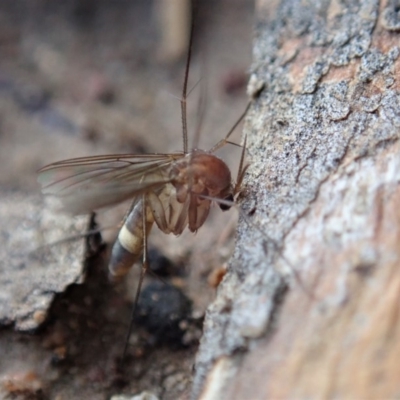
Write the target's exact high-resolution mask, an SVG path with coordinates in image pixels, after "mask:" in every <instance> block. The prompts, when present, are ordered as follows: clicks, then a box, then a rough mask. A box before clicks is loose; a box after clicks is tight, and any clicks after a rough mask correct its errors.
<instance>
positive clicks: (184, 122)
mask: <svg viewBox="0 0 400 400" xmlns="http://www.w3.org/2000/svg"><path fill="white" fill-rule="evenodd" d="M191 18H192V21H191V27H190V36H189V48H188V54H187V58H186V67H185V79H184V81H183V89H182V98H181V114H182V139H183V152H184V153H185V154H187V153H188V132H187V116H186V99H187V86H188V80H189V68H190V60H191V58H192V43H193V25H194V22H193V12H192V16H191Z"/></svg>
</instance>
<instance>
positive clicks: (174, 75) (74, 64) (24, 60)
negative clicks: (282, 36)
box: [0, 0, 252, 190]
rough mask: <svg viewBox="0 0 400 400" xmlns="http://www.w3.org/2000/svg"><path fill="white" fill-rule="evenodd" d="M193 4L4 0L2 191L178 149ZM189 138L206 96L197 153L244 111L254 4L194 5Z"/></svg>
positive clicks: (0, 36) (0, 22)
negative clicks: (58, 170) (102, 158)
mask: <svg viewBox="0 0 400 400" xmlns="http://www.w3.org/2000/svg"><path fill="white" fill-rule="evenodd" d="M187 3H189V0H155V1H145V0H136V1H132V0H130V1H129V0H109V1H107V0H102V1H96V0H64V1H55V0H17V1H15V0H14V1H12V0H2V2H1V4H0V159H1V161H2V169H1V173H0V185H2V186H3V185H6V186H8V187H15V186H20V185H22V186H23V187H24V188H26V189H28V188H29V189H32V190H37V189H36V184H35V180H36V179H35V176H34V174H35V171H36V170H37V169H38V168H40V167H41V166H42V165H43V164H44V163H49V162H51V161H56V160H59V159H65V158H70V157H77V156H84V155H92V154H99V153H104V152H106V153H129V152H132V153H137V152H168V151H173V150H175V151H176V150H180V149H181V148H182V142H181V118H180V104H179V98H180V94H181V90H182V82H183V71H184V62H185V56H186V49H187V37H188V32H189V26H190V20H189V18H190V12H189V5H188V4H187ZM197 3H198V4H197V7H196V11H195V27H194V30H195V32H194V43H193V62H192V65H191V71H190V83H189V89H190V88H192V87H193V86H195V85H196V83H198V82H199V80H200V82H199V83H198V84H197V86H196V88H195V89H194V90H193V92H192V93H191V94H190V97H189V104H188V121H189V130H190V131H189V134H190V133H193V131H194V127H195V125H196V124H197V116H196V114H198V112H197V110H198V101H197V97H198V95H199V94H200V93H201V92H203V93H205V96H204V97H205V104H206V111H207V113H206V116H205V118H204V122H203V127H202V132H201V143H200V144H199V146H200V147H201V148H207V147H211V146H212V145H213V144H214V143H215V142H216V140H218V139H220V138H221V137H223V136H224V135H225V134H226V132H228V130H229V129H230V127H231V126H232V125H233V123H234V122H235V119H236V118H237V117H238V115H240V113H241V111H242V110H243V108H244V106H245V104H246V98H245V96H244V92H245V85H246V81H247V77H246V74H247V70H248V68H249V63H250V56H251V33H252V28H251V24H252V1H249V0H230V1H228V0H218V1H211V0H210V1H209V0H200V1H198V2H197Z"/></svg>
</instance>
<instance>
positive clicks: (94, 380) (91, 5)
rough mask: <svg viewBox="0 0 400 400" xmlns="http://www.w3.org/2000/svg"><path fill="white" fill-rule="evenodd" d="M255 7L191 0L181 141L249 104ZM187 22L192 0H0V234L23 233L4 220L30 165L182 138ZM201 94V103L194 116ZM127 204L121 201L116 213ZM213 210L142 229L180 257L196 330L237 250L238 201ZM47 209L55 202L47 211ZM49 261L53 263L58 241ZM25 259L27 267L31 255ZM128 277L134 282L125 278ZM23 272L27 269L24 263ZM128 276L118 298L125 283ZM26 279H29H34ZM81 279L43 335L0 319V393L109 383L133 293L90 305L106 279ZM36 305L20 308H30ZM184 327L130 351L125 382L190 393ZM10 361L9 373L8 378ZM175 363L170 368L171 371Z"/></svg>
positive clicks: (33, 188) (176, 394) (159, 147)
mask: <svg viewBox="0 0 400 400" xmlns="http://www.w3.org/2000/svg"><path fill="white" fill-rule="evenodd" d="M253 6H254V5H253V1H252V0H198V1H197V5H196V7H195V12H194V38H193V48H192V53H193V54H192V63H191V67H190V79H189V85H188V87H189V91H190V95H189V99H188V106H187V107H188V115H187V118H188V127H189V144H190V146H192V145H193V135H194V132H195V131H196V127H197V126H198V125H199V124H200V122H201V131H200V135H199V138H198V140H196V143H194V145H195V146H196V147H199V148H201V149H205V150H207V149H209V148H211V147H212V146H213V145H214V144H215V143H216V142H217V141H218V140H220V139H222V138H223V137H224V136H225V135H226V133H227V132H228V131H229V130H230V128H231V127H232V126H233V125H234V123H235V122H236V121H237V119H238V118H239V116H240V115H241V113H242V112H243V110H244V109H245V107H246V104H247V101H248V100H247V97H246V95H245V91H246V84H247V78H248V70H249V68H250V62H251V48H252V47H251V46H252V27H253V17H254V16H253ZM190 24H191V22H190V4H189V1H188V0H153V1H149V0H136V1H135V0H101V1H99V0H1V2H0V161H1V168H0V211H1V210H2V211H1V212H2V214H1V215H3V216H4V217H2V218H3V221H2V225H3V228H2V229H3V230H2V231H0V236H1V235H5V236H7V237H8V236H10V235H11V236H12V235H14V237H16V239H15V240H17V241H18V240H19V238H18V235H20V234H21V233H20V232H19V231H18V230H17V229H15V230H11V229H9V228H7V227H8V226H11V225H8V223H10V222H9V221H8V222H7V221H6V219H7V216H8V215H11V214H10V213H9V210H11V208H10V207H11V206H12V207H13V212H14V213H15V215H17V216H18V218H20V220H18V221H15V224H14V225H15V226H22V228H23V226H24V221H25V220H26V216H25V214H24V213H25V212H26V210H25V208H26V205H24V204H23V203H22V200H21V204H19V203H18V200H17V199H18V198H19V199H23V201H26V202H28V203H29V202H30V201H31V199H34V198H37V197H40V188H39V186H38V184H37V182H36V175H37V174H36V171H37V170H38V169H39V168H41V167H42V166H44V165H45V164H48V163H51V162H54V161H58V160H62V159H67V158H72V157H80V156H90V155H96V154H109V153H134V154H137V153H154V152H161V153H168V152H171V151H180V150H182V128H181V114H180V113H181V111H180V102H179V100H180V96H181V92H182V86H183V79H184V69H185V62H186V54H187V44H188V36H189V31H190ZM200 101H203V103H204V105H205V115H204V118H202V119H201V121H200V122H199V103H200ZM240 134H241V132H240V128H239V129H238V130H237V132H236V133H235V135H234V136H233V138H232V140H233V141H236V142H240ZM197 142H198V143H197ZM221 153H222V156H223V158H224V159H226V160H228V163H229V165H232V168H233V169H232V175H233V177H236V169H235V162H236V163H237V161H238V158H239V156H240V149H239V148H236V147H234V146H226V147H225V148H224V149H222V151H221ZM18 196H19V197H18ZM6 198H7V201H8V203H6V202H4V204H6V205H5V206H3V205H2V202H3V200H4V199H6ZM32 201H33V200H32ZM7 207H9V208H7ZM39 210H40V208H39ZM125 210H126V208H125V207H124V206H122V207H120V209H119V210H118V209H117V211H116V216H115V221H117V222H118V221H120V220H121V217H122V216H123V215H124V212H125ZM214 211H215V212H213V213H212V215H211V216H210V218H209V219H208V220H207V222H206V224H205V225H204V226H203V227H202V228H201V229H200V230H199V232H198V233H197V234H196V235H193V234H190V233H189V234H188V233H184V234H183V235H182V237H181V238H178V239H176V238H175V237H173V235H165V234H162V233H160V232H158V231H157V229H154V232H153V233H152V235H151V237H150V239H149V243H150V246H151V251H153V249H156V251H157V254H158V256H157V255H156V256H155V258H156V259H157V257H158V259H160V256H159V255H160V254H161V255H166V256H167V257H169V259H170V260H172V263H173V264H174V265H177V266H178V268H179V269H180V271H181V272H180V273H179V274H178V275H179V277H178V278H173V279H172V284H173V285H174V286H176V287H179V289H180V290H181V291H182V292H183V293H184V294H185V296H187V298H188V299H190V302H192V303H193V308H192V309H193V315H197V316H199V319H198V320H199V321H200V325H199V329H200V332H201V320H202V316H204V312H205V309H206V307H207V305H208V304H209V302H210V301H212V299H213V297H214V293H215V287H216V285H217V284H218V282H219V276H221V277H222V276H223V270H224V265H225V263H226V261H227V260H228V258H229V255H230V253H231V251H232V249H233V239H234V229H235V219H236V215H235V211H234V210H232V212H229V213H221V212H220V210H219V209H218V208H216V209H215V210H214ZM39 212H40V211H38V210H36V211H33V212H32V211H31V214H32V213H33V214H38V213H39ZM10 218H11V217H10ZM13 218H14V217H13ZM54 218H57V219H58V217H57V214H54V215H51V216H49V217H46V218H44V219H47V220H50V221H52V220H54ZM14 219H15V218H14ZM39 219H42V217H41V216H39ZM100 219H101V216H100ZM71 220H72V218H71ZM48 228H49V229H50V228H51V227H48ZM23 229H24V228H23ZM61 232H62V229H61ZM115 234H116V232H115V231H114V232H112V233H109V234H108V236H107V233H106V234H105V238H106V240H107V241H108V242H110V243H111V242H112V240H113V237H114V236H115ZM65 235H66V236H68V232H65ZM5 236H4V237H5ZM21 237H23V236H21ZM6 243H7V241H6ZM6 250H7V249H6ZM68 253H70V252H68ZM9 256H10V254H7V253H6V255H5V256H3V254H1V255H0V258H1V259H2V263H3V264H2V265H0V266H1V267H4V268H6V266H8V265H11V263H10V262H9V261H8V260H7V257H9ZM161 259H162V256H161ZM78 261H79V260H78ZM54 262H55V263H57V262H59V261H58V260H57V253H56V256H55V257H54ZM104 263H105V265H106V263H107V261H106V260H105V261H104ZM40 267H41V268H46V265H41V266H40ZM67 267H68V265H66V264H65V262H64V263H62V262H59V266H57V265H56V266H52V268H55V270H56V271H57V270H60V271H61V270H64V269H66V268H67ZM24 268H25V267H24ZM4 271H5V269H4ZM182 271H183V273H182ZM221 271H222V272H221ZM20 272H21V275H20V276H21V277H23V276H25V275H24V271H22V270H21V271H20ZM27 272H30V273H33V274H36V271H33V270H32V265H29V264H28V267H27V269H26V270H25V273H27ZM136 272H137V271H136ZM3 275H4V272H3ZM210 277H211V278H210ZM2 278H4V276H3V277H2ZM7 279H8V281H10V285H11V284H12V285H15V286H13V287H12V288H11V289H9V292H7V293H18V292H20V287H21V286H18V285H25V284H26V282H22V278H21V280H18V279H14V278H12V277H11V276H10V277H7ZM63 279H64V278H63ZM174 279H175V280H174ZM39 280H40V279H39ZM131 280H132V281H133V285H135V284H136V279H135V277H133V278H131ZM26 281H31V282H33V279H31V278H29V275H26ZM67 284H69V282H68V281H67V282H65V285H67ZM130 287H131V286H130V285H128V290H127V293H128V297H129V296H130V297H131V296H132V293H133V289H129V288H130ZM26 290H27V292H29V293H34V292H35V288H34V287H33V288H28V289H26ZM79 290H81V289H79V288H78V294H77V293H75V294H72V295H70V297H69V298H68V299H67V300H65V299H64V300H63V303H62V304H64V305H65V304H68V306H65V307H64V308H62V307H61V308H62V309H63V310H64V311H60V308H59V307H58V308H57V306H54V307H53V311H52V313H53V315H54V317H53V319H52V320H51V323H50V325H49V326H48V327H47V328H46V331H45V334H43V333H42V335H41V336H38V337H35V339H32V338H30V339H29V340H28V339H27V338H26V336H15V333H14V332H13V331H12V330H10V331H7V330H4V331H2V334H1V335H0V352H1V353H2V354H3V355H5V354H6V355H7V356H4V357H3V361H4V362H0V396H1V395H2V393H3V392H4V391H5V392H9V393H12V394H16V393H17V392H18V390H19V389H21V387H22V388H24V385H27V386H28V389H29V388H31V389H32V392H34V393H37V391H36V390H35V387H36V386H39V387H40V388H41V389H43V390H41V393H42V394H43V393H45V394H46V393H47V395H48V396H49V397H46V396H44V397H37V398H57V399H59V400H61V399H72V398H80V399H86V398H87V399H106V398H107V399H108V398H109V396H110V394H112V393H116V392H118V390H117V389H116V387H117V386H118V384H121V382H120V376H119V375H118V373H117V370H116V368H115V358H116V356H118V355H120V351H121V343H120V342H121V338H123V337H124V335H125V333H126V327H127V324H128V321H129V314H130V310H131V308H130V306H131V304H130V301H129V299H128V300H127V302H126V301H125V300H123V303H121V300H120V299H119V298H121V294H118V293H116V294H115V293H114V294H113V293H111V294H110V293H108V292H107V293H108V294H107V296H109V297H106V298H105V299H104V300H103V301H104V304H100V303H97V302H101V299H102V298H104V295H103V291H104V289H102V288H101V289H98V288H97V289H93V290H92V292H90V290H89V289H88V288H83V289H82V290H81V292H79ZM107 290H108V289H107ZM96 291H97V292H96ZM89 292H90V296H92V297H90V296H89V295H88V293H89ZM96 296H97V297H96ZM114 296H115V297H114ZM118 296H119V297H118ZM93 299H95V300H93ZM12 301H13V300H12V299H6V300H4V302H6V303H10V304H11V303H12ZM74 301H75V303H74ZM124 301H125V302H124ZM71 302H72V304H73V306H71V305H70V304H71ZM79 302H83V303H79ZM77 304H78V305H77ZM25 306H26V304H25ZM18 307H20V305H17V309H19V308H18ZM107 307H108V308H107ZM54 309H56V310H58V311H54ZM71 309H73V310H75V311H74V312H72V313H71ZM76 310H78V311H79V312H78V311H76ZM33 311H34V310H33ZM33 311H30V310H28V311H25V312H26V313H27V314H29V313H30V314H32V315H34V312H33ZM63 313H64V314H63ZM96 313H97V314H96ZM2 315H3V314H2ZM77 315H81V316H82V320H79V318H78V319H76V318H77V317H76V316H77ZM71 316H73V318H72V317H71ZM7 318H8V316H7ZM13 318H14V316H10V317H9V319H10V320H13ZM9 319H7V321H6V323H9ZM77 321H78V322H77ZM103 328H104V329H105V331H101V333H100V330H101V329H103ZM193 337H194V339H193V340H191V341H189V342H190V346H189V345H188V346H187V347H185V348H183V349H182V348H181V349H180V350H179V352H177V350H176V348H172V349H171V348H165V347H163V348H162V349H161V350H160V349H157V350H154V349H153V350H152V351H151V353H150V355H149V354H148V353H145V352H142V351H141V350H140V351H139V350H136V353H135V354H136V356H137V357H139V358H140V362H139V363H136V362H135V363H134V368H133V367H132V365H130V366H129V368H127V371H126V372H127V373H128V374H129V378H128V380H127V381H124V385H122V386H124V391H125V392H128V393H137V392H139V391H141V390H144V389H149V390H153V392H155V393H156V394H157V395H158V396H159V398H165V399H168V398H171V399H178V398H182V399H183V398H188V396H189V393H190V381H191V375H192V370H191V368H192V367H191V366H192V364H193V362H194V357H195V351H196V348H197V343H198V337H199V335H198V334H195V335H194V336H193ZM21 338H22V339H21ZM49 343H50V344H49ZM60 343H61V345H60ZM147 346H148V343H147V344H146V346H145V347H146V349H147ZM60 349H61V350H60ZM88 349H89V350H88ZM49 352H50V355H49ZM57 352H58V353H62V354H63V355H62V356H60V355H59V354H58V353H57ZM65 358H66V359H67V360H68V362H65ZM10 359H12V360H13V363H12V364H10V363H9V362H8V361H7V360H10ZM54 359H57V360H58V359H60V360H64V361H63V363H64V364H62V365H61V367H60V364H57V362H56V363H55V365H56V366H55V367H54V365H53V364H54V363H53V361H54ZM49 360H52V361H49ZM131 367H132V368H131ZM171 368H172V369H171ZM174 368H175V369H174ZM15 371H17V372H18V371H19V372H18V373H19V375H18V374H17V375H15V373H14V372H15ZM32 371H33V373H32ZM10 374H12V376H17V377H19V378H17V379H16V380H15V382H14V381H12V382H14V383H13V384H12V385H9V384H7V385H5V384H4V382H5V380H6V382H9V381H7V379H9V378H7V377H9V376H10ZM60 374H61V375H60ZM173 375H174V376H175V375H176V376H177V377H178V376H179V379H178V378H176V379H175V380H173V379H172V380H171V376H173ZM13 379H14V378H13ZM128 382H129V383H128ZM35 385H36V386H35ZM126 385H128V386H126ZM168 385H169V386H168ZM18 388H19V389H18ZM2 390H3V392H2ZM28 394H29V393H28ZM31 394H32V393H31ZM23 398H24V397H23ZM34 398H36V397H34Z"/></svg>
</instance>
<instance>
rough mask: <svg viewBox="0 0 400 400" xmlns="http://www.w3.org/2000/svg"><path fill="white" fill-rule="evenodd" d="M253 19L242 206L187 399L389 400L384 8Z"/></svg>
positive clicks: (395, 352) (393, 227) (394, 335)
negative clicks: (257, 92)
mask: <svg viewBox="0 0 400 400" xmlns="http://www.w3.org/2000/svg"><path fill="white" fill-rule="evenodd" d="M396 4H397V3H396ZM257 7H258V11H257V14H258V18H259V21H258V25H257V28H256V40H255V44H254V60H253V66H252V78H251V81H250V83H251V88H250V89H251V90H253V91H254V89H255V88H260V87H261V86H264V89H263V90H262V91H261V92H260V95H259V96H258V97H257V98H256V99H255V100H254V102H253V105H252V107H251V110H250V113H249V115H248V117H247V123H246V126H245V134H247V140H248V149H249V154H250V156H249V158H250V162H251V166H250V168H249V170H248V174H247V177H246V179H245V183H244V192H243V197H242V208H243V209H244V212H245V213H246V214H247V215H248V218H249V219H251V221H252V224H248V223H247V222H246V221H245V220H244V219H243V218H242V219H241V223H240V226H239V230H238V237H237V244H236V250H235V253H234V256H233V258H232V260H231V262H230V265H229V269H228V273H227V275H226V276H225V278H224V280H223V282H222V284H221V285H220V287H219V290H218V295H217V298H216V300H215V301H214V303H213V304H212V305H211V307H210V308H209V310H208V314H207V318H206V322H205V329H204V336H203V339H202V342H201V347H200V352H199V354H198V356H197V363H196V377H195V383H194V389H193V390H194V398H199V397H200V398H202V399H263V398H271V399H276V398H292V399H293V398H296V399H301V398H308V399H311V398H312V399H321V398H394V397H396V396H398V393H399V392H400V381H399V379H398V376H399V372H400V371H399V363H398V359H399V357H400V354H399V353H400V345H399V343H400V342H399V340H398V337H399V328H400V323H399V306H398V302H399V294H400V292H399V290H400V271H399V266H400V262H399V257H400V246H399V244H400V207H399V205H400V186H399V181H400V143H399V127H400V109H399V101H400V97H399V78H398V74H399V47H398V46H399V45H400V36H399V33H398V30H399V29H400V20H399V19H398V12H397V8H396V5H395V2H385V1H382V2H380V3H379V2H378V1H374V0H364V1H353V0H349V1H346V2H339V1H335V0H333V1H329V2H327V1H313V2H302V1H296V0H283V1H281V2H280V4H278V3H275V4H274V5H273V3H271V2H268V1H259V2H258V4H257ZM252 88H253V89H252ZM273 243H275V244H273ZM276 243H277V244H278V245H277V244H276ZM294 271H297V274H294ZM295 277H296V278H295Z"/></svg>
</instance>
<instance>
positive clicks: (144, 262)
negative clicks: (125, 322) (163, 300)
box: [122, 194, 149, 361]
mask: <svg viewBox="0 0 400 400" xmlns="http://www.w3.org/2000/svg"><path fill="white" fill-rule="evenodd" d="M142 201H143V210H144V212H143V262H142V270H141V272H140V277H139V283H138V285H137V288H136V293H135V300H134V303H133V307H132V313H131V321H130V323H129V329H128V332H127V335H126V339H125V345H124V351H123V353H122V361H123V360H124V359H125V356H126V352H127V350H128V345H129V338H130V337H131V333H132V328H133V322H134V319H135V316H136V309H137V305H138V301H139V295H140V291H141V289H142V284H143V280H144V277H145V275H146V271H147V269H148V267H149V264H148V261H147V223H146V222H147V221H146V216H147V210H146V195H145V194H144V195H143V198H142Z"/></svg>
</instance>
